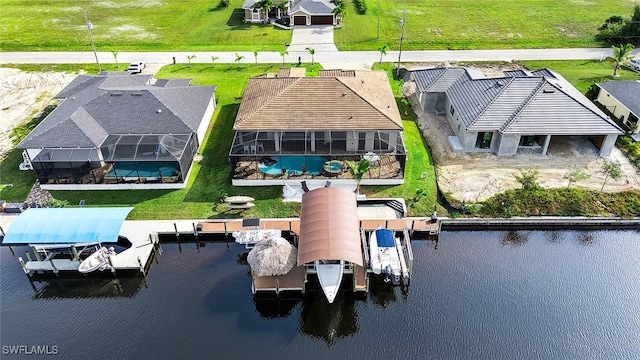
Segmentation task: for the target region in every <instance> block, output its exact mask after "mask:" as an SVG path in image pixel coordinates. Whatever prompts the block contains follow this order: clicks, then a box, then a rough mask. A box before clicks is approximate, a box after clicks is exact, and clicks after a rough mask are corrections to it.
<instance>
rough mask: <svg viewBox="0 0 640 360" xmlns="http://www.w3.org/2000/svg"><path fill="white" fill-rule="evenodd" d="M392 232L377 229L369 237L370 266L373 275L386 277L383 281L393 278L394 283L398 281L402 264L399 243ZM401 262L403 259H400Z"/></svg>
mask: <svg viewBox="0 0 640 360" xmlns="http://www.w3.org/2000/svg"><path fill="white" fill-rule="evenodd" d="M399 242H400V241H399V239H396V238H395V236H394V233H393V231H392V230H389V229H384V228H378V229H376V230H374V231H372V232H371V236H369V254H370V260H369V261H370V265H371V269H372V270H373V273H374V274H378V275H379V274H384V275H386V278H385V281H387V282H388V281H389V277H391V276H393V280H394V281H395V282H399V281H400V276H401V274H402V263H401V258H400V256H401V255H400V254H399V253H398V248H397V246H396V244H397V243H399ZM402 260H403V259H402Z"/></svg>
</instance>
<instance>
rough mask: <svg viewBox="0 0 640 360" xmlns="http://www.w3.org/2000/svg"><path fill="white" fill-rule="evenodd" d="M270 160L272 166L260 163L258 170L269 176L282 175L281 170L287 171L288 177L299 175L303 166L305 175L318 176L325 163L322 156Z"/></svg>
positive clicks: (277, 157) (283, 157) (278, 157)
mask: <svg viewBox="0 0 640 360" xmlns="http://www.w3.org/2000/svg"><path fill="white" fill-rule="evenodd" d="M271 159H273V160H275V163H274V164H273V165H269V166H267V165H265V164H264V163H263V162H260V163H258V169H260V171H262V172H263V173H265V174H269V175H278V174H282V169H287V173H288V174H289V175H300V174H302V168H303V166H304V167H305V168H306V173H307V174H310V175H320V174H321V173H322V166H323V165H324V163H325V162H327V159H326V158H323V157H322V156H272V157H271Z"/></svg>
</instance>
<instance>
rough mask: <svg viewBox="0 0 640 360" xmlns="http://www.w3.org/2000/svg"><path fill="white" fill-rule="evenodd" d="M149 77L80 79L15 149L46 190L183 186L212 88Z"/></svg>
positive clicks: (205, 122) (209, 113)
mask: <svg viewBox="0 0 640 360" xmlns="http://www.w3.org/2000/svg"><path fill="white" fill-rule="evenodd" d="M189 82H190V80H189V79H171V80H163V79H161V80H157V81H155V83H152V79H151V76H150V75H128V74H125V73H101V74H99V75H97V76H90V75H79V76H78V77H77V78H75V79H74V80H73V81H72V82H71V83H70V84H69V85H68V86H67V87H65V88H64V89H63V90H62V91H61V92H60V93H59V94H58V95H57V96H56V98H57V99H61V102H60V103H59V105H58V106H57V107H56V108H55V110H53V111H52V112H51V113H50V114H49V115H48V116H47V117H46V118H45V119H44V120H43V121H42V122H41V123H40V124H39V125H38V126H37V127H36V128H35V129H34V130H33V131H32V132H31V133H30V134H29V135H28V136H27V137H26V138H25V139H24V140H23V141H22V142H21V143H20V144H19V145H18V148H22V149H25V151H24V152H23V156H24V158H25V162H26V163H29V164H30V166H29V167H31V168H33V170H34V171H35V172H36V174H37V176H38V179H39V180H40V184H41V186H42V187H43V188H45V189H120V188H131V187H132V186H134V187H138V188H140V187H145V188H176V187H178V188H179V187H184V186H185V184H186V179H187V176H188V173H189V170H190V168H191V163H192V161H193V158H194V156H195V154H196V152H197V151H198V147H199V146H200V144H201V141H202V139H203V138H204V135H205V132H206V130H207V127H208V124H209V122H210V120H211V116H212V115H213V111H214V109H215V96H214V92H215V87H212V86H189Z"/></svg>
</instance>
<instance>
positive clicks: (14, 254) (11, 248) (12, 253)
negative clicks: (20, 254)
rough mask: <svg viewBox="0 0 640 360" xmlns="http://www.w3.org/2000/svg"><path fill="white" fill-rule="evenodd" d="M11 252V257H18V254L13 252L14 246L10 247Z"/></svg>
mask: <svg viewBox="0 0 640 360" xmlns="http://www.w3.org/2000/svg"><path fill="white" fill-rule="evenodd" d="M9 250H11V255H13V256H16V253H14V252H13V246H11V245H9Z"/></svg>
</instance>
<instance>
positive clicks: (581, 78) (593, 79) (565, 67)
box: [522, 60, 640, 94]
mask: <svg viewBox="0 0 640 360" xmlns="http://www.w3.org/2000/svg"><path fill="white" fill-rule="evenodd" d="M522 64H523V65H524V66H526V67H527V68H528V69H531V70H534V69H541V68H549V69H551V70H553V71H555V72H557V73H559V74H560V75H562V76H563V77H564V78H565V79H567V81H569V82H570V83H571V84H573V86H575V87H576V89H578V90H580V92H581V93H583V94H584V93H585V92H586V91H587V90H588V89H589V87H590V86H591V85H592V84H594V83H600V82H605V81H609V80H640V75H639V74H638V73H635V72H633V71H631V70H628V69H625V68H621V69H620V70H618V75H619V76H613V67H614V63H612V62H608V61H597V60H571V61H568V60H563V61H560V60H556V61H551V60H544V61H543V60H537V61H523V62H522Z"/></svg>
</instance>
